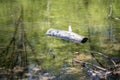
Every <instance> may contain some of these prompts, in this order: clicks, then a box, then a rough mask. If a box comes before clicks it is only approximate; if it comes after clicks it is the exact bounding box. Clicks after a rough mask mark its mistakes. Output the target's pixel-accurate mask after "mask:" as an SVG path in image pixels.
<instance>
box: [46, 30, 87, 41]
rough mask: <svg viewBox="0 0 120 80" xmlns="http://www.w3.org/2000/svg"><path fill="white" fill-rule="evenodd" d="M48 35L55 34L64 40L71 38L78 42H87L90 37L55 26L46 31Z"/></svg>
mask: <svg viewBox="0 0 120 80" xmlns="http://www.w3.org/2000/svg"><path fill="white" fill-rule="evenodd" d="M46 35H48V36H54V37H58V38H62V39H64V40H70V41H74V42H78V43H85V42H86V41H87V40H88V38H86V37H84V36H81V35H79V34H76V33H74V32H71V31H65V30H58V29H53V28H50V29H48V30H47V32H46Z"/></svg>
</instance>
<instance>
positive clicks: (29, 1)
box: [0, 0, 120, 80]
mask: <svg viewBox="0 0 120 80" xmlns="http://www.w3.org/2000/svg"><path fill="white" fill-rule="evenodd" d="M119 2H120V1H119V0H114V1H113V0H109V1H108V0H97V1H96V0H34V1H33V0H9V1H8V0H1V1H0V50H4V48H5V47H6V45H8V43H9V41H10V39H11V38H12V36H13V33H14V28H15V27H16V26H15V23H16V21H17V20H18V18H19V16H20V15H21V14H22V15H23V21H22V22H23V24H24V28H25V32H26V35H27V38H28V40H29V42H30V43H31V45H33V47H34V48H35V51H36V53H37V56H34V57H33V54H32V53H31V51H30V49H29V47H26V49H28V53H29V54H28V57H29V58H30V59H31V60H32V59H33V58H36V57H37V58H39V60H40V61H41V66H44V68H47V69H49V67H50V66H53V65H54V66H53V69H56V68H61V66H62V65H64V63H65V62H66V61H67V60H70V59H71V58H73V53H74V52H80V53H85V54H87V53H88V52H89V51H90V49H92V50H95V51H102V52H103V53H105V54H110V55H114V56H117V57H120V55H119V53H120V17H119V15H120V10H119V7H120V6H119ZM22 8H23V13H21V10H22ZM69 25H71V26H72V31H73V32H75V33H78V34H80V35H84V36H86V37H88V38H89V40H90V41H88V42H87V43H86V44H78V43H74V42H71V41H65V40H61V39H57V38H54V37H48V36H46V35H45V33H46V31H47V30H48V29H49V28H56V29H60V30H66V31H67V30H68V26H69ZM18 33H21V32H18ZM50 48H51V49H52V52H51V53H52V55H54V58H52V57H51V55H49V50H50ZM0 52H2V51H0ZM87 55H89V54H87ZM2 59H4V58H1V59H0V60H2ZM5 59H7V58H5ZM53 72H54V71H53ZM76 80H77V79H76Z"/></svg>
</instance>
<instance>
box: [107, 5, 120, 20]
mask: <svg viewBox="0 0 120 80" xmlns="http://www.w3.org/2000/svg"><path fill="white" fill-rule="evenodd" d="M112 13H113V9H112V5H110V12H109V15H108V18H112V19H115V20H120V18H118V17H115V18H113V17H112Z"/></svg>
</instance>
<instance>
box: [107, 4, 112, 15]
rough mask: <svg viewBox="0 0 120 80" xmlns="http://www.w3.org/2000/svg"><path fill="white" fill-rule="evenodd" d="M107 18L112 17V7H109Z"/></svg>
mask: <svg viewBox="0 0 120 80" xmlns="http://www.w3.org/2000/svg"><path fill="white" fill-rule="evenodd" d="M108 17H112V5H110V13H109V15H108Z"/></svg>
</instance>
